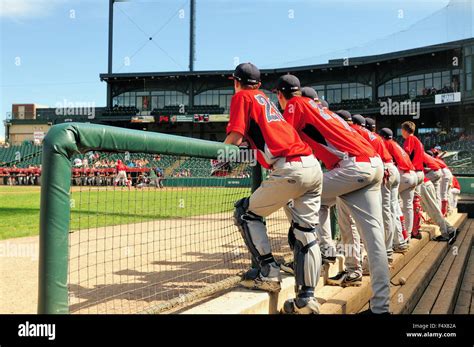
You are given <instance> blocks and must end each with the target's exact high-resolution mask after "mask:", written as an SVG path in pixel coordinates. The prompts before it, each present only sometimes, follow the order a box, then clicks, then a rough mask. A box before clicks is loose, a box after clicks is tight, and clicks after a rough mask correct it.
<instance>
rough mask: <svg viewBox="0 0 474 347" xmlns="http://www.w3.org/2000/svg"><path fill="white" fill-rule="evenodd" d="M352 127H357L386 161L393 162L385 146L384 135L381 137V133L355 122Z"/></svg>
mask: <svg viewBox="0 0 474 347" xmlns="http://www.w3.org/2000/svg"><path fill="white" fill-rule="evenodd" d="M352 128H353V129H355V130H356V131H357V132H358V133H359V134H360V135H361V136H362V137H363V138H364V139H366V140H367V141H368V142H369V143H370V145H371V146H372V147H373V148H374V149H375V151H376V152H377V153H378V155H379V156H380V158H381V159H382V161H383V162H384V163H391V162H393V161H392V156H391V155H390V153H389V152H388V151H387V148H385V145H384V143H383V139H382V137H380V135H379V134H376V133H374V132H372V131H370V130H368V129H366V128H364V127H362V126H360V125H358V124H354V127H352Z"/></svg>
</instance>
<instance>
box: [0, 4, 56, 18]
mask: <svg viewBox="0 0 474 347" xmlns="http://www.w3.org/2000/svg"><path fill="white" fill-rule="evenodd" d="M60 2H64V1H63V0H1V1H0V17H10V18H27V17H41V16H45V15H48V14H50V13H51V11H52V10H53V8H54V7H56V6H57V5H58V4H59V3H60Z"/></svg>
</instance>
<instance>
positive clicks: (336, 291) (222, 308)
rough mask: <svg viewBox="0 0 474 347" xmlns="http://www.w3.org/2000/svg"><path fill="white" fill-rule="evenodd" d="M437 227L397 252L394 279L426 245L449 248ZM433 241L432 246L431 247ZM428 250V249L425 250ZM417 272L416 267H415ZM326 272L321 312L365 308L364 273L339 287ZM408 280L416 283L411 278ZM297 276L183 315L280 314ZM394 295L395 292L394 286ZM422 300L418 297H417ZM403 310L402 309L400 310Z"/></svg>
mask: <svg viewBox="0 0 474 347" xmlns="http://www.w3.org/2000/svg"><path fill="white" fill-rule="evenodd" d="M466 219H467V215H466V214H452V215H450V216H449V217H448V220H449V222H450V223H451V224H453V225H455V226H460V225H461V224H462V223H463V222H464V221H465V220H466ZM436 229H439V228H438V227H436V226H431V225H423V226H422V229H421V230H422V231H423V232H422V236H423V237H422V239H421V240H412V241H411V242H410V250H409V251H408V252H407V253H405V254H398V253H396V254H394V261H393V264H392V266H391V269H390V273H391V277H392V282H394V281H399V277H403V275H405V276H407V275H408V272H406V273H402V272H401V271H402V270H403V269H404V268H405V267H407V266H408V264H409V263H411V260H413V263H415V262H416V261H419V260H420V258H422V256H419V257H418V258H417V259H414V258H415V257H416V256H417V255H418V253H420V252H421V251H422V250H423V249H424V248H425V246H427V245H430V247H434V246H436V245H440V246H439V247H446V248H447V244H446V243H438V242H434V241H430V237H431V235H432V234H433V235H436V233H437V232H439V230H436ZM432 244H433V246H431V245H432ZM426 251H428V250H426ZM425 253H427V254H423V255H424V256H425V257H426V256H428V255H430V254H431V253H432V252H425ZM342 263H343V257H338V260H337V262H336V264H334V265H332V266H330V267H329V274H328V275H329V276H333V275H335V274H337V272H338V271H339V269H340V267H339V266H340V264H342ZM413 271H414V269H413ZM398 273H400V276H398V277H396V276H397V274H398ZM324 278H325V274H324V273H323V276H322V280H321V281H319V284H318V288H317V290H316V297H317V298H318V301H319V302H320V303H321V313H323V314H324V313H326V314H340V313H355V312H358V311H359V310H361V309H363V308H364V307H365V306H366V304H367V303H368V301H369V298H370V295H371V290H370V279H369V277H368V276H364V278H363V281H362V285H361V286H360V287H348V288H342V287H339V286H326V285H324V283H323V282H324ZM408 282H414V281H411V280H408V281H407V283H408ZM294 285H295V282H294V277H293V276H287V275H284V276H283V281H282V286H281V287H282V290H281V291H280V292H279V293H274V294H268V293H265V292H259V291H252V290H248V289H245V288H241V287H237V288H234V289H232V290H231V291H229V292H227V293H224V294H222V295H220V296H218V297H216V298H214V299H211V300H209V301H206V302H203V303H201V304H199V305H197V306H195V307H193V308H191V309H188V310H184V311H182V312H181V313H183V314H219V313H228V314H274V313H278V312H279V311H280V309H281V307H282V305H283V303H284V302H285V300H287V299H288V298H291V297H294ZM394 287H395V288H397V289H398V288H401V286H394ZM392 290H393V294H395V293H396V290H395V289H392ZM418 299H419V298H418ZM399 311H400V313H404V312H401V311H402V310H399Z"/></svg>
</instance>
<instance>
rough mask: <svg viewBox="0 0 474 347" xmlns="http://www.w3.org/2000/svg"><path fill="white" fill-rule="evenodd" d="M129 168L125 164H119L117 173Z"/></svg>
mask: <svg viewBox="0 0 474 347" xmlns="http://www.w3.org/2000/svg"><path fill="white" fill-rule="evenodd" d="M126 170H127V166H126V165H125V164H124V163H119V164H117V171H126Z"/></svg>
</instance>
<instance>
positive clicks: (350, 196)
mask: <svg viewBox="0 0 474 347" xmlns="http://www.w3.org/2000/svg"><path fill="white" fill-rule="evenodd" d="M382 181H383V163H382V161H381V159H380V158H379V157H374V158H371V161H370V162H356V161H355V159H354V158H349V159H347V160H342V161H341V162H340V163H339V166H338V167H337V168H334V169H332V170H330V171H328V172H325V173H324V174H323V192H322V195H321V210H320V214H319V218H320V225H319V227H318V228H317V229H318V230H319V235H320V237H321V239H323V240H325V242H327V243H329V244H332V245H334V242H333V241H332V239H331V223H330V221H329V209H330V207H331V206H334V205H335V204H336V200H337V198H339V201H340V203H341V204H342V205H343V206H344V208H346V209H347V210H348V211H349V212H350V213H349V215H350V216H351V217H352V218H353V219H354V222H355V224H356V227H357V230H359V231H360V233H361V236H362V239H363V241H364V245H365V248H366V250H367V256H368V260H369V269H370V278H371V286H372V298H371V300H370V307H371V310H372V311H373V312H374V313H383V312H388V311H389V303H390V275H389V270H388V260H387V252H386V247H385V237H384V231H383V219H382V208H381V206H382V198H381V194H380V188H381V185H382ZM329 240H330V241H329Z"/></svg>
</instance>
